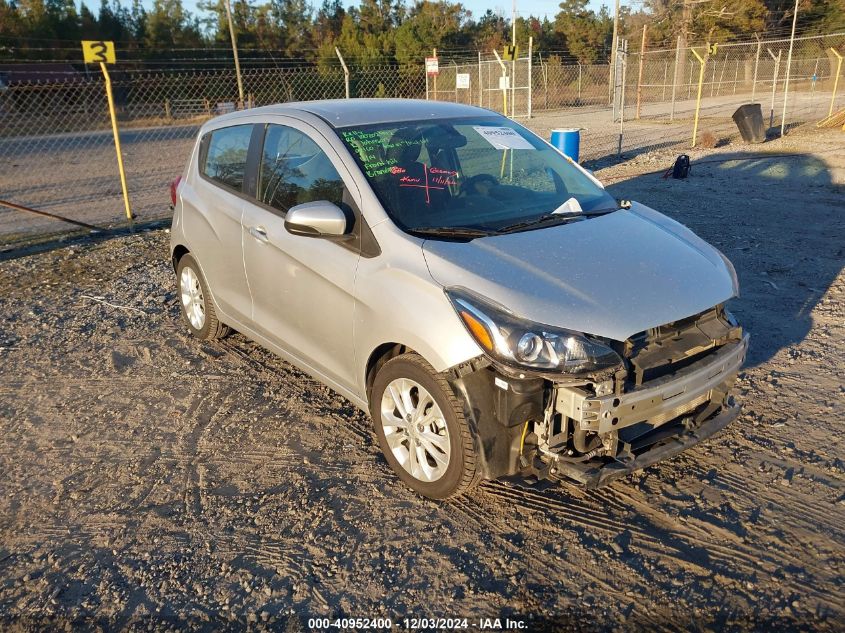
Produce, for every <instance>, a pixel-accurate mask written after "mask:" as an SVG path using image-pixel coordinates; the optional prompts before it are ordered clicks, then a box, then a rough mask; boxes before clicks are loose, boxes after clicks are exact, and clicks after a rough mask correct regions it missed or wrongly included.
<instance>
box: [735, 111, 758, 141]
mask: <svg viewBox="0 0 845 633" xmlns="http://www.w3.org/2000/svg"><path fill="white" fill-rule="evenodd" d="M733 120H734V123H736V126H737V127H738V128H739V133H740V134H741V135H742V140H743V141H745V142H746V143H762V142H763V141H765V140H766V130H765V128H764V127H763V111H762V110H761V109H760V104H759V103H746V104H745V105H744V106H739V108H737V110H736V112H734V113H733Z"/></svg>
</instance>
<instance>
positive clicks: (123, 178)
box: [100, 62, 135, 228]
mask: <svg viewBox="0 0 845 633" xmlns="http://www.w3.org/2000/svg"><path fill="white" fill-rule="evenodd" d="M100 70H102V71H103V77H104V78H105V80H106V96H107V97H108V100H109V115H110V116H111V131H112V133H113V134H114V149H115V150H116V151H117V170H118V171H119V172H120V186H121V187H122V188H123V204H124V206H125V207H126V219H128V220H129V226H130V227H132V228H134V225H133V223H132V219H133V218H134V217H135V216H133V215H132V208H131V207H130V206H129V190H128V189H127V188H126V170H125V169H124V168H123V153H122V152H121V151H120V135H119V134H118V132H117V114H116V113H115V111H114V95H113V94H112V90H111V77H109V71H108V70H107V69H106V65H105V63H103V62H100Z"/></svg>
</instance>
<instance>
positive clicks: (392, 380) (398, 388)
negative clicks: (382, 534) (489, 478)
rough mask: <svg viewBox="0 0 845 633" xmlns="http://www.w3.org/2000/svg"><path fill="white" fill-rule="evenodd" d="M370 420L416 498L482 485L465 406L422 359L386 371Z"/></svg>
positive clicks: (408, 357) (377, 384)
mask: <svg viewBox="0 0 845 633" xmlns="http://www.w3.org/2000/svg"><path fill="white" fill-rule="evenodd" d="M370 415H371V417H372V419H373V426H374V427H375V431H376V435H377V436H378V441H379V445H380V446H381V450H382V452H383V453H384V456H385V459H387V463H388V464H390V467H391V468H392V469H393V470H394V472H395V473H396V474H397V475H399V478H400V479H401V480H402V481H404V482H405V483H406V484H407V485H408V486H409V487H410V488H412V489H413V490H414V491H415V492H417V493H419V494H421V495H423V496H425V497H429V498H431V499H446V498H448V497H455V496H458V495H461V494H463V493H465V492H467V491H469V490H471V489H472V488H474V487H475V486H476V485H477V484H478V483H479V482H480V481H481V475H480V473H479V468H478V466H477V465H478V460H477V455H476V451H475V443H474V441H473V437H472V433H471V431H470V429H469V425H468V424H467V422H466V419H465V418H464V413H463V407H462V406H461V402H460V401H459V400H458V398H457V397H456V396H455V393H454V392H453V391H452V388H451V387H450V386H449V383H448V382H447V381H446V379H445V378H444V377H443V376H442V375H440V374H438V373H437V372H436V371H434V368H433V367H431V365H429V364H428V363H427V362H426V361H425V360H424V359H423V358H422V357H421V356H420V355H418V354H415V353H409V354H403V355H401V356H397V357H395V358H392V359H391V360H389V361H387V362H386V363H385V364H384V366H382V368H381V369H380V370H379V372H378V374H376V377H375V380H374V381H373V388H372V392H371V398H370Z"/></svg>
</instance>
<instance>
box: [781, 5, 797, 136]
mask: <svg viewBox="0 0 845 633" xmlns="http://www.w3.org/2000/svg"><path fill="white" fill-rule="evenodd" d="M798 2H799V0H795V14H794V15H793V16H792V35H791V36H790V38H789V54H788V55H787V56H786V83H784V84H783V113H782V114H781V116H780V135H781V136H783V133H784V132H785V131H786V98H787V96H788V95H789V69H790V66H792V47H793V45H794V44H795V25H796V24H797V23H798Z"/></svg>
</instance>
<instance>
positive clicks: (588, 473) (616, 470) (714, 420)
mask: <svg viewBox="0 0 845 633" xmlns="http://www.w3.org/2000/svg"><path fill="white" fill-rule="evenodd" d="M741 409H742V407H741V406H740V405H738V404H734V403H733V402H731V403H730V404H728V405H725V406H723V407H722V408H721V410H720V411H719V412H718V413H716V414H715V415H714V416H712V417H710V418H708V419H706V420H704V421H703V422H702V423H701V424H700V425H699V426H698V427H696V428H695V429H693V430H684V431H681V432H679V433H677V434H676V435H671V436H669V437H667V438H665V439H663V440H661V441H659V442H657V443H656V444H654V445H652V446H651V448H649V449H648V450H647V451H645V452H643V453H640V454H639V455H637V456H636V457H635V458H633V459H631V460H628V461H625V462H619V461H613V462H610V463H608V464H605V465H603V466H595V467H592V468H587V469H584V470H573V471H567V472H566V475H567V476H568V477H571V478H573V479H575V480H576V481H578V482H579V483H581V484H583V485H584V486H585V487H587V488H598V487H599V486H604V485H605V484H608V483H610V482H611V481H613V480H615V479H619V478H620V477H624V476H625V475H628V474H629V473H632V472H634V471H637V470H642V469H643V468H646V467H648V466H651V465H652V464H654V463H656V462H659V461H663V460H665V459H668V458H670V457H673V456H675V455H677V454H678V453H681V452H683V451H685V450H687V449H688V448H690V447H691V446H694V445H695V444H698V443H699V442H701V441H702V440H705V439H707V438H708V437H710V436H711V435H714V434H716V433H718V432H719V431H721V430H722V429H723V428H725V427H726V426H727V425H728V424H730V423H731V422H732V421H733V420H735V419H736V417H737V416H738V415H739V413H740V410H741Z"/></svg>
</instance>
